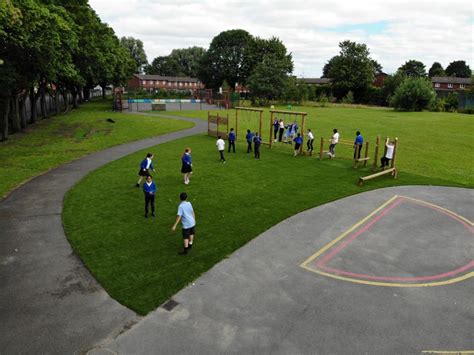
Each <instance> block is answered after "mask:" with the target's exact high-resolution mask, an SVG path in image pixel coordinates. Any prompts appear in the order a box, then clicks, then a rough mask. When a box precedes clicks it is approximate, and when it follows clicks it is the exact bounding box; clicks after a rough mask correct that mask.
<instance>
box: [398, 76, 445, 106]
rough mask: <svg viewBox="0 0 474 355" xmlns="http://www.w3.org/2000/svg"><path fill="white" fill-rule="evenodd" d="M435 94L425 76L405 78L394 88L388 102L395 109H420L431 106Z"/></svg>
mask: <svg viewBox="0 0 474 355" xmlns="http://www.w3.org/2000/svg"><path fill="white" fill-rule="evenodd" d="M435 98H436V94H435V92H434V91H433V88H432V87H431V82H430V81H429V80H427V79H425V78H406V79H404V80H403V82H402V83H401V84H400V86H399V87H398V88H397V89H396V90H395V93H394V94H393V96H392V97H391V100H390V104H391V105H392V106H393V107H394V108H395V109H397V110H402V111H422V110H424V109H426V108H431V107H433V103H434V101H435Z"/></svg>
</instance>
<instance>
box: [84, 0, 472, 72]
mask: <svg viewBox="0 0 474 355" xmlns="http://www.w3.org/2000/svg"><path fill="white" fill-rule="evenodd" d="M90 4H91V6H92V7H93V8H94V9H95V10H96V11H97V13H98V14H99V16H100V17H101V19H102V20H103V21H104V22H107V23H108V24H109V25H110V26H111V27H112V28H113V29H114V30H115V32H116V34H117V35H118V36H132V37H135V38H139V39H141V40H142V41H143V42H144V44H145V50H146V53H147V56H148V60H149V61H150V62H151V61H152V60H153V58H155V57H157V56H163V55H168V54H169V53H170V52H171V50H172V49H174V48H187V47H191V46H200V47H204V48H208V46H209V43H210V42H211V40H212V38H213V37H214V36H216V35H217V34H219V33H220V32H222V31H225V30H229V29H236V28H241V29H245V30H247V31H248V32H250V33H251V34H253V35H255V36H259V37H262V38H270V37H272V36H276V37H279V38H280V39H281V40H282V41H283V43H285V45H286V47H287V49H288V51H289V52H291V53H292V54H293V60H294V64H295V70H294V74H296V75H297V76H305V77H319V76H320V75H321V73H322V68H323V66H324V64H325V63H326V62H327V61H328V60H329V59H330V58H332V57H333V56H335V55H337V54H338V52H339V47H338V44H339V43H340V42H342V41H344V40H351V41H355V42H358V43H365V44H366V45H367V46H368V48H369V50H370V53H371V56H372V58H373V59H375V60H377V61H378V62H379V63H380V64H381V65H382V67H383V70H384V71H385V72H387V73H393V72H395V71H396V70H397V68H398V67H400V66H401V65H403V64H404V63H405V62H406V61H408V60H411V59H416V60H420V61H422V62H423V63H424V64H425V66H426V67H427V69H429V68H430V67H431V65H432V64H433V62H435V61H437V62H440V63H441V64H442V65H443V67H446V66H447V65H448V64H449V63H450V62H452V61H454V60H465V61H466V62H467V63H468V64H469V65H470V66H471V68H473V69H474V59H473V28H474V21H473V19H474V12H473V4H472V2H471V1H469V0H450V1H446V0H411V1H410V0H378V1H377V0H358V1H342V0H340V1H337V2H335V1H333V0H317V1H308V0H304V1H303V0H292V1H291V2H289V1H287V0H238V1H237V0H220V1H219V2H218V3H217V2H216V1H215V0H200V1H199V2H196V1H191V0H178V1H177V0H158V1H150V0H114V1H109V0H90ZM124 9H126V10H124Z"/></svg>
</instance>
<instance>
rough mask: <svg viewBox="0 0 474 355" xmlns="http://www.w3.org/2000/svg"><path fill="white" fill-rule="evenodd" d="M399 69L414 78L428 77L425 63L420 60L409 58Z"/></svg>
mask: <svg viewBox="0 0 474 355" xmlns="http://www.w3.org/2000/svg"><path fill="white" fill-rule="evenodd" d="M398 71H400V72H402V73H403V74H404V75H405V76H408V77H413V78H424V77H426V68H425V65H424V64H423V63H422V62H420V61H418V60H413V59H412V60H409V61H407V62H405V64H403V65H402V66H401V67H400V68H398Z"/></svg>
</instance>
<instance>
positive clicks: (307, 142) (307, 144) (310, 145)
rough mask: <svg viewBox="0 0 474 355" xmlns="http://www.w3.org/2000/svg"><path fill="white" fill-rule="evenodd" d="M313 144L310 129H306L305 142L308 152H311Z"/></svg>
mask: <svg viewBox="0 0 474 355" xmlns="http://www.w3.org/2000/svg"><path fill="white" fill-rule="evenodd" d="M313 142H314V135H313V132H311V130H310V129H308V140H307V141H306V147H307V148H308V152H312V151H313V149H314V148H313Z"/></svg>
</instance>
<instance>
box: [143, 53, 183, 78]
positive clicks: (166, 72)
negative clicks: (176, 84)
mask: <svg viewBox="0 0 474 355" xmlns="http://www.w3.org/2000/svg"><path fill="white" fill-rule="evenodd" d="M178 72H179V65H178V62H177V61H176V58H171V56H169V55H167V56H161V57H156V58H155V59H153V61H152V62H151V64H150V65H147V66H146V67H145V73H147V74H151V75H162V76H177V75H178V74H177V73H178Z"/></svg>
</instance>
